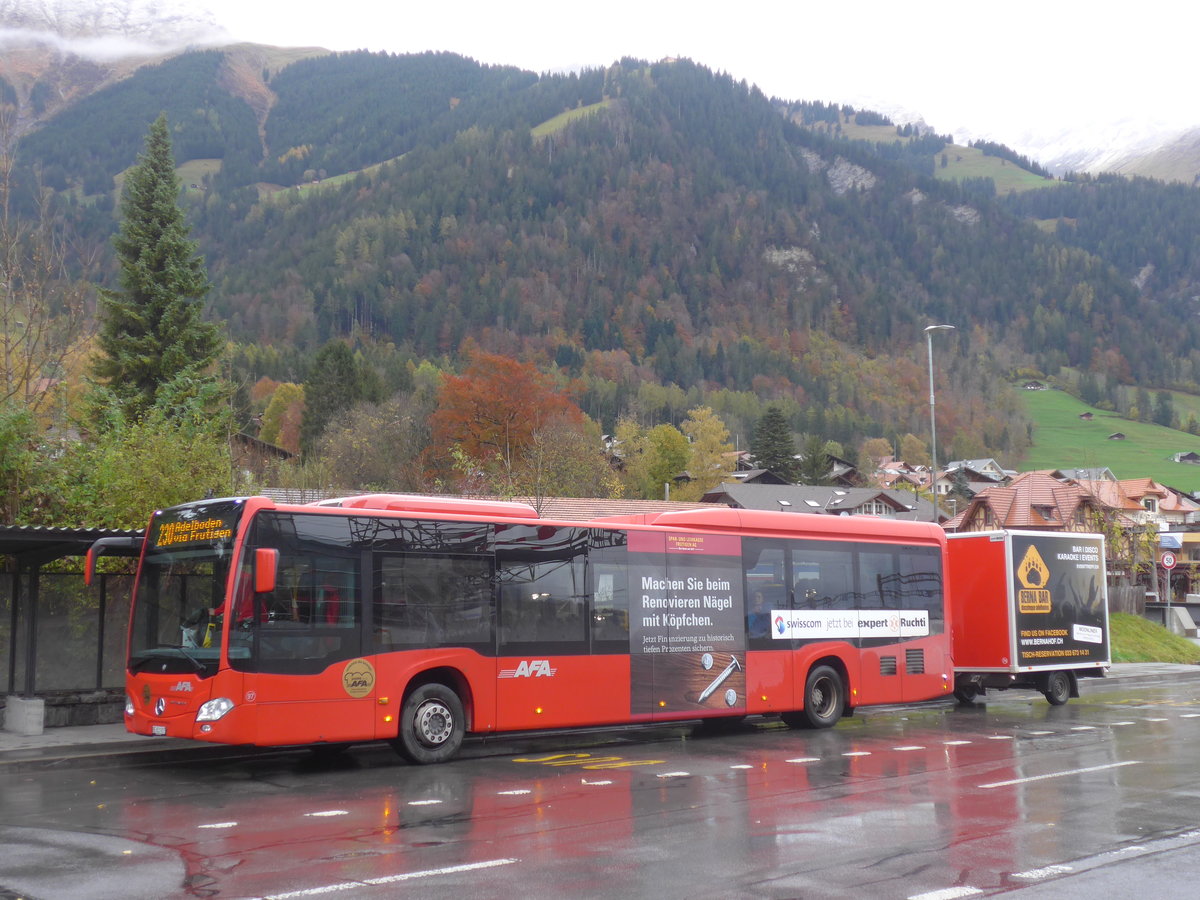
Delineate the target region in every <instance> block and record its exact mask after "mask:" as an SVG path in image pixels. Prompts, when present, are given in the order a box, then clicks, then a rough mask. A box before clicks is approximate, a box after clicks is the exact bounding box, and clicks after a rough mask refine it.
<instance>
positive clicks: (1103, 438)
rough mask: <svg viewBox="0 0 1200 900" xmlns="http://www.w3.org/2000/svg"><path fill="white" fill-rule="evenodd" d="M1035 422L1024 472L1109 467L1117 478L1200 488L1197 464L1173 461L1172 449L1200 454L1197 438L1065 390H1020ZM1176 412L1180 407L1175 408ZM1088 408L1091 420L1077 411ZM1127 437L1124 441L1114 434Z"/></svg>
mask: <svg viewBox="0 0 1200 900" xmlns="http://www.w3.org/2000/svg"><path fill="white" fill-rule="evenodd" d="M1022 395H1023V397H1024V399H1025V406H1026V409H1027V411H1028V413H1029V417H1030V419H1031V420H1032V422H1033V423H1034V425H1033V446H1032V447H1031V448H1030V450H1029V453H1028V455H1027V456H1026V457H1025V459H1024V460H1022V461H1021V464H1020V468H1021V470H1022V471H1030V470H1035V469H1092V468H1101V467H1108V468H1109V469H1111V470H1112V472H1113V474H1114V475H1116V476H1117V477H1118V478H1153V479H1154V480H1155V481H1157V482H1159V483H1161V484H1166V485H1170V486H1171V487H1173V488H1176V489H1178V490H1181V491H1187V492H1189V493H1191V492H1193V491H1198V490H1200V465H1191V464H1188V463H1177V462H1173V461H1172V459H1171V458H1172V457H1173V456H1174V455H1175V454H1176V453H1187V452H1188V451H1196V452H1198V453H1200V437H1197V436H1196V435H1193V434H1188V433H1187V432H1186V431H1177V430H1175V429H1173V428H1163V427H1162V426H1161V425H1151V424H1148V423H1146V422H1133V421H1131V420H1129V419H1124V418H1121V417H1120V416H1119V415H1117V414H1116V413H1114V412H1107V411H1105V410H1101V409H1096V408H1095V407H1091V406H1088V405H1087V404H1085V403H1083V402H1082V401H1080V400H1078V399H1076V398H1075V397H1072V396H1071V395H1070V394H1067V393H1066V392H1064V391H1056V390H1047V391H1024V392H1022ZM1177 411H1180V410H1179V407H1178V406H1177ZM1088 412H1090V413H1091V414H1092V418H1091V419H1090V420H1087V419H1081V418H1080V415H1082V414H1083V413H1088ZM1117 433H1120V434H1123V435H1125V438H1124V440H1117V439H1114V438H1113V437H1112V435H1114V434H1117Z"/></svg>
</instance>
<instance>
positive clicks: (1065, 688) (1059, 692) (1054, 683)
mask: <svg viewBox="0 0 1200 900" xmlns="http://www.w3.org/2000/svg"><path fill="white" fill-rule="evenodd" d="M1070 692H1071V687H1070V682H1069V681H1067V676H1065V675H1055V676H1054V677H1053V678H1051V679H1050V693H1051V694H1053V695H1054V696H1055V697H1057V698H1058V699H1062V698H1064V697H1066V696H1067V695H1068V694H1070Z"/></svg>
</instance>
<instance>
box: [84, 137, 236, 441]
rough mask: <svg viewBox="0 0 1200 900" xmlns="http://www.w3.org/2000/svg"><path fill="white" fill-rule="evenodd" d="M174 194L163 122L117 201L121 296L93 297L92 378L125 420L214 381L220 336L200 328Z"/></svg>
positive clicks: (200, 281) (198, 276)
mask: <svg viewBox="0 0 1200 900" xmlns="http://www.w3.org/2000/svg"><path fill="white" fill-rule="evenodd" d="M179 189H180V181H179V176H178V175H176V174H175V160H174V155H173V153H172V150H171V138H170V134H169V132H168V130H167V119H166V116H165V115H160V116H159V117H158V119H156V120H155V122H154V123H153V124H152V125H151V126H150V131H149V133H148V134H147V136H146V149H145V152H144V153H143V154H142V155H141V156H140V157H139V161H138V164H137V165H136V166H134V168H133V169H131V170H130V171H129V174H128V176H127V177H126V179H125V189H124V191H123V192H122V195H121V212H122V216H123V219H122V222H121V228H120V232H119V234H118V235H117V237H116V238H115V239H114V240H113V245H114V247H115V248H116V251H117V257H118V262H119V264H120V270H121V271H120V285H121V287H120V289H119V290H107V289H105V290H101V291H100V292H99V294H100V319H101V323H100V333H99V337H98V342H99V346H100V351H101V355H100V356H99V357H97V359H96V360H95V362H94V363H93V366H92V374H93V375H94V376H96V377H97V379H99V380H100V382H101V383H102V384H103V385H104V386H105V387H106V388H107V389H108V392H109V393H110V395H111V398H112V401H113V402H114V404H115V406H116V407H117V411H120V412H123V413H124V414H125V416H126V417H127V418H129V419H131V420H132V419H137V418H139V417H141V416H142V415H143V414H144V413H145V412H146V411H147V410H149V409H150V408H151V407H152V406H154V405H155V403H156V402H159V401H164V402H171V403H179V402H181V401H184V400H186V399H187V398H188V397H197V396H200V397H204V396H205V395H210V396H211V394H212V390H211V388H212V387H213V386H214V385H215V384H216V383H217V380H218V379H217V376H216V375H215V374H214V373H213V364H214V363H215V362H216V360H217V358H218V355H219V354H220V351H221V346H222V340H221V333H220V331H219V330H218V328H217V326H216V325H214V324H213V323H211V322H205V321H204V320H203V319H202V318H201V313H202V302H203V299H204V297H205V295H206V294H207V293H208V289H209V283H208V276H207V274H206V273H205V269H204V260H203V259H202V258H201V257H200V256H198V255H197V253H196V243H195V242H194V241H191V240H189V239H188V233H189V228H188V226H187V223H186V222H185V221H184V217H183V212H182V211H181V210H180V208H179V205H178V200H179ZM168 386H169V388H168Z"/></svg>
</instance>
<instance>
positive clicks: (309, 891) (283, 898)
mask: <svg viewBox="0 0 1200 900" xmlns="http://www.w3.org/2000/svg"><path fill="white" fill-rule="evenodd" d="M515 862H520V860H519V859H489V860H487V861H486V862H477V863H465V864H464V865H461V866H445V867H443V868H441V869H425V870H424V871H420V872H403V873H401V874H399V875H385V876H383V877H382V878H364V879H363V880H362V881H342V882H339V883H337V884H326V885H322V886H321V887H314V888H304V889H303V890H299V891H288V892H287V893H285V894H267V895H266V896H265V897H262V898H260V900H290V898H292V897H316V896H318V895H320V894H334V893H337V892H338V891H353V890H357V889H359V888H361V887H362V886H363V885H364V884H371V885H379V884H396V883H398V882H401V881H413V880H415V879H417V878H435V877H437V876H438V875H454V874H457V873H458V872H471V871H474V870H476V869H494V868H496V867H498V866H510V865H512V864H513V863H515Z"/></svg>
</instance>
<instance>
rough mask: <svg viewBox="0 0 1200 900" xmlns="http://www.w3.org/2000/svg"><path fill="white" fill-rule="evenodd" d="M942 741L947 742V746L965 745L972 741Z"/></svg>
mask: <svg viewBox="0 0 1200 900" xmlns="http://www.w3.org/2000/svg"><path fill="white" fill-rule="evenodd" d="M942 743H943V744H945V745H946V746H947V747H962V746H963V745H965V744H969V743H971V742H970V741H942Z"/></svg>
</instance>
